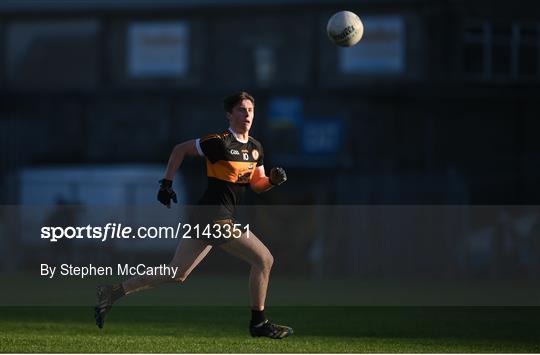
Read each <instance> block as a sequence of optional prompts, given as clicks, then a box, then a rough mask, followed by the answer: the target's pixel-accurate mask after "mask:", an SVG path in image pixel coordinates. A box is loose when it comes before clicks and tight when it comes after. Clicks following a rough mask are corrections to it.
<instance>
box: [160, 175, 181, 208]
mask: <svg viewBox="0 0 540 355" xmlns="http://www.w3.org/2000/svg"><path fill="white" fill-rule="evenodd" d="M159 183H160V186H159V191H158V194H157V199H158V201H159V202H161V203H162V204H164V205H165V206H167V208H171V200H173V202H174V203H178V200H177V199H176V192H174V190H173V189H172V180H167V179H162V180H159Z"/></svg>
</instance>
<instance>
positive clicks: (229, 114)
mask: <svg viewBox="0 0 540 355" xmlns="http://www.w3.org/2000/svg"><path fill="white" fill-rule="evenodd" d="M225 117H227V119H228V120H229V121H230V120H231V117H232V115H231V113H230V112H226V111H225Z"/></svg>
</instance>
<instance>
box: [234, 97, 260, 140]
mask: <svg viewBox="0 0 540 355" xmlns="http://www.w3.org/2000/svg"><path fill="white" fill-rule="evenodd" d="M254 113H255V107H253V102H251V101H250V100H242V101H240V102H239V103H238V104H237V105H236V106H234V107H233V109H232V112H230V113H229V112H227V118H229V121H230V123H231V128H232V129H233V130H235V131H236V132H239V133H240V132H247V131H249V129H250V128H251V124H252V123H253V115H254Z"/></svg>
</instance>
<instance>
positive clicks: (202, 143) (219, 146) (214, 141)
mask: <svg viewBox="0 0 540 355" xmlns="http://www.w3.org/2000/svg"><path fill="white" fill-rule="evenodd" d="M195 146H196V147H197V152H198V153H199V155H201V156H205V157H206V158H207V159H208V160H210V162H211V163H215V162H216V161H218V160H220V159H222V156H223V152H224V149H225V148H224V144H223V140H222V139H221V137H220V136H219V135H217V134H211V135H208V136H204V137H201V138H198V139H196V140H195Z"/></svg>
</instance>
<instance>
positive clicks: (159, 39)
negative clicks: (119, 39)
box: [127, 22, 189, 78]
mask: <svg viewBox="0 0 540 355" xmlns="http://www.w3.org/2000/svg"><path fill="white" fill-rule="evenodd" d="M127 57H128V72H129V75H130V76H131V77H134V78H175V77H182V76H184V75H186V73H187V72H188V66H189V26H188V24H187V23H186V22H144V23H142V22H141V23H133V24H131V25H130V26H129V30H128V56H127Z"/></svg>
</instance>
